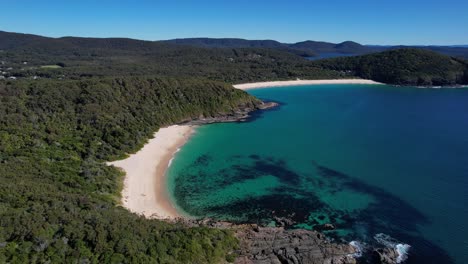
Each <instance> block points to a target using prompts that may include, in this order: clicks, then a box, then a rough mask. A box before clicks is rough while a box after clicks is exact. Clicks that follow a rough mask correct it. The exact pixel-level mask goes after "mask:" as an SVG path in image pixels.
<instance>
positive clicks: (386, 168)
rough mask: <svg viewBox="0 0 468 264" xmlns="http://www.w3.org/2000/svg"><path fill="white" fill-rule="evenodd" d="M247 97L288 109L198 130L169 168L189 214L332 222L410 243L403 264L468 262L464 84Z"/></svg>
mask: <svg viewBox="0 0 468 264" xmlns="http://www.w3.org/2000/svg"><path fill="white" fill-rule="evenodd" d="M249 93H251V94H253V95H255V96H257V97H259V98H262V99H265V100H273V101H277V102H280V103H281V107H279V108H277V109H275V110H270V111H265V112H262V113H257V114H256V115H255V118H253V119H252V120H251V121H249V122H244V123H224V124H213V125H206V126H202V127H199V128H197V130H196V133H195V134H194V136H193V137H192V138H191V139H190V140H189V142H188V143H187V144H186V145H185V146H184V147H183V148H182V149H181V150H180V151H179V152H178V153H177V155H176V157H175V159H174V161H173V162H172V165H171V167H170V169H169V171H168V184H169V188H170V193H171V196H172V199H173V200H174V201H175V203H176V204H177V206H178V207H179V208H180V209H181V210H183V211H185V212H186V213H187V214H189V215H192V216H197V217H214V218H217V219H223V220H230V221H237V222H254V223H261V224H265V225H275V224H276V222H275V219H278V217H288V218H291V219H293V220H294V221H295V223H294V224H293V225H291V226H289V228H308V229H317V227H319V226H321V225H322V224H324V223H331V224H333V225H335V226H336V230H333V231H326V234H327V236H328V237H330V238H331V239H334V240H335V241H338V242H346V243H348V242H351V241H358V242H359V243H360V244H362V245H365V244H367V245H373V246H375V245H377V246H378V245H379V242H382V238H386V241H388V240H392V243H395V244H396V243H398V244H408V245H410V248H409V254H408V259H407V261H406V262H405V263H460V264H462V263H468V89H421V88H411V87H393V86H386V85H315V86H298V87H287V88H267V89H257V90H250V91H249ZM382 234H384V235H382ZM387 236H389V237H391V238H392V239H389V238H388V237H387Z"/></svg>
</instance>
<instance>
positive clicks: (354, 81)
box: [233, 79, 383, 90]
mask: <svg viewBox="0 0 468 264" xmlns="http://www.w3.org/2000/svg"><path fill="white" fill-rule="evenodd" d="M317 84H383V83H379V82H376V81H372V80H365V79H335V80H293V81H273V82H255V83H241V84H235V85H233V87H234V88H237V89H240V90H250V89H259V88H270V87H283V86H284V87H286V86H297V85H317Z"/></svg>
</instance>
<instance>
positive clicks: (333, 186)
mask: <svg viewBox="0 0 468 264" xmlns="http://www.w3.org/2000/svg"><path fill="white" fill-rule="evenodd" d="M213 159H214V158H213V157H210V156H207V155H204V156H201V157H199V158H198V159H196V161H195V162H194V163H193V164H191V165H190V166H188V167H186V168H185V169H183V170H182V172H181V173H180V174H179V175H178V177H177V178H176V185H175V197H176V200H177V203H178V204H179V205H180V206H181V207H182V208H184V210H186V211H187V212H188V213H190V214H192V215H195V216H200V217H212V218H215V219H219V220H229V221H233V222H237V223H257V224H261V225H267V224H269V223H272V222H273V223H275V224H276V225H277V226H285V227H287V228H309V229H317V230H323V226H324V225H325V224H332V225H333V226H334V229H333V230H329V231H324V232H325V233H326V234H327V236H328V237H329V238H332V239H335V240H338V241H342V240H346V241H351V240H360V241H364V242H366V243H368V244H369V245H371V246H378V245H377V244H376V242H375V241H374V240H373V239H372V237H373V236H374V235H375V234H377V233H382V232H383V233H385V234H388V235H390V236H392V237H395V238H398V239H399V240H400V241H402V242H404V243H408V244H410V245H411V246H412V249H411V254H410V258H409V259H408V262H407V263H452V262H453V261H452V260H451V259H450V257H449V255H448V254H447V252H445V251H444V250H443V249H442V248H440V247H439V246H437V245H434V244H433V243H431V242H430V241H428V240H427V239H425V238H423V237H422V235H421V234H420V233H419V229H418V226H419V225H422V224H427V223H429V221H428V219H427V217H426V216H424V215H423V214H422V213H421V212H420V211H418V210H417V209H416V208H414V207H413V206H411V205H410V204H408V203H406V202H405V201H403V200H402V199H400V198H399V197H397V196H395V195H393V194H392V193H389V192H387V191H385V190H383V189H381V188H378V187H375V186H372V185H369V184H367V183H365V182H363V181H361V180H359V179H358V178H357V177H352V176H350V175H347V174H345V173H342V172H340V171H337V170H335V169H333V168H329V167H326V166H324V165H321V164H318V163H316V162H315V161H312V162H311V167H310V171H308V172H307V173H298V172H295V171H294V170H293V169H292V168H290V167H289V166H288V164H287V163H286V162H285V161H284V160H281V159H276V158H274V157H269V156H266V157H264V156H260V155H257V154H251V155H246V156H237V157H231V158H229V159H228V160H226V161H225V166H223V167H222V168H218V169H217V170H216V171H210V170H209V169H208V170H207V166H209V163H210V162H211V161H213ZM265 176H268V177H274V178H276V179H277V182H278V184H279V186H278V185H276V186H272V187H270V188H267V191H266V192H255V191H250V192H249V191H246V192H245V193H243V191H245V190H244V187H243V184H248V182H249V181H252V180H254V181H255V180H258V179H259V178H260V177H265ZM260 184H261V183H260ZM233 186H237V187H236V188H233ZM245 188H249V187H248V186H247V185H245ZM250 188H251V186H250ZM232 189H235V190H236V192H239V193H242V195H240V196H236V195H237V193H234V194H232V193H231V195H232V196H233V197H232V199H231V198H227V199H226V200H225V201H220V200H219V199H216V200H214V199H213V198H211V200H210V199H209V198H208V197H210V195H212V194H213V193H220V192H223V191H224V190H226V192H227V193H229V192H232ZM344 192H346V193H351V194H356V195H362V196H364V197H371V201H370V202H369V203H368V204H367V205H366V206H364V207H363V208H359V209H356V210H351V211H350V210H346V209H344V208H340V207H337V206H335V205H334V204H333V203H329V201H328V200H326V199H325V200H324V196H327V197H331V199H334V198H335V197H339V195H338V196H337V194H339V193H344ZM228 195H229V194H228ZM337 199H339V198H337ZM409 234H411V235H409ZM428 250H429V251H430V252H431V253H432V254H433V255H431V256H427V254H422V253H421V252H425V253H426V252H428ZM363 261H364V260H363Z"/></svg>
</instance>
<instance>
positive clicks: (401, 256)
mask: <svg viewBox="0 0 468 264" xmlns="http://www.w3.org/2000/svg"><path fill="white" fill-rule="evenodd" d="M410 248H411V246H410V245H408V244H397V245H396V251H397V252H398V258H397V263H402V262H403V261H405V260H406V259H407V258H408V252H409V249H410Z"/></svg>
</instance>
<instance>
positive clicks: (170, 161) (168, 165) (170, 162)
mask: <svg viewBox="0 0 468 264" xmlns="http://www.w3.org/2000/svg"><path fill="white" fill-rule="evenodd" d="M179 151H180V148H178V149H177V150H176V151H175V152H174V154H173V155H172V158H171V159H170V160H169V163H168V164H167V167H168V168H169V167H170V166H171V164H172V161H173V160H174V158H175V154H176V153H177V152H179Z"/></svg>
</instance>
